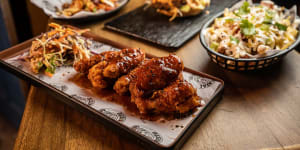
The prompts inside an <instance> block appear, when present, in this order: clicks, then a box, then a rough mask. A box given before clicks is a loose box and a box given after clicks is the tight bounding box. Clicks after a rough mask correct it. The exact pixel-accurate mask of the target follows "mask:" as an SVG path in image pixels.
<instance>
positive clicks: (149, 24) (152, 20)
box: [105, 0, 239, 50]
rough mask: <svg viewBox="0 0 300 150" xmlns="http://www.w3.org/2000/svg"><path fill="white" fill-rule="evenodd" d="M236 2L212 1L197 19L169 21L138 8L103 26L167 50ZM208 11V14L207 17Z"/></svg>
mask: <svg viewBox="0 0 300 150" xmlns="http://www.w3.org/2000/svg"><path fill="white" fill-rule="evenodd" d="M237 1H239V0H232V1H228V0H212V1H211V4H210V6H209V7H208V8H206V9H205V10H204V11H203V12H202V13H200V14H199V15H197V16H190V17H183V18H180V17H178V18H176V19H175V20H173V21H172V22H170V21H169V18H170V17H168V16H164V15H162V14H159V13H157V12H156V10H155V9H153V8H151V7H150V8H147V9H146V10H145V9H144V8H145V6H146V5H143V6H141V7H138V8H136V9H134V10H132V11H130V12H128V13H127V14H124V15H122V16H120V17H118V18H116V19H114V20H112V21H110V22H108V23H106V24H105V27H106V28H107V29H110V30H113V31H116V32H119V33H122V34H126V35H129V36H132V37H135V38H137V39H141V40H145V41H148V42H151V43H154V44H157V45H159V46H162V47H164V48H168V49H170V50H176V49H178V48H180V47H181V46H182V45H183V44H184V43H186V42H187V41H188V40H190V39H191V38H192V37H193V36H194V35H196V34H197V33H198V32H199V31H200V29H201V26H202V24H203V22H204V20H206V19H209V18H210V17H212V16H213V15H215V14H216V13H218V12H220V11H223V10H224V9H225V8H226V7H230V6H232V5H233V4H235V3H236V2H237ZM206 11H209V14H206Z"/></svg>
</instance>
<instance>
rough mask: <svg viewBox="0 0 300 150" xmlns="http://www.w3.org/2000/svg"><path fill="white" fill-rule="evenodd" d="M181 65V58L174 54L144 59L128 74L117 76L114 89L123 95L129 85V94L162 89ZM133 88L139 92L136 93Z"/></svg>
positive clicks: (175, 74)
mask: <svg viewBox="0 0 300 150" xmlns="http://www.w3.org/2000/svg"><path fill="white" fill-rule="evenodd" d="M183 67H184V66H183V63H182V61H181V59H180V58H179V57H177V56H176V55H169V56H167V57H160V58H152V59H150V60H145V61H144V62H143V63H142V64H141V65H139V66H138V67H137V68H135V69H134V70H132V71H131V72H130V73H129V74H127V75H124V76H122V77H121V78H119V79H118V80H117V82H116V83H115V85H114V90H115V91H116V92H117V93H118V94H120V95H124V94H125V93H127V92H128V91H129V90H130V87H131V90H130V93H131V94H132V93H136V94H137V95H136V96H145V95H149V94H152V93H153V91H154V90H158V89H162V88H164V87H165V86H167V85H168V84H169V83H170V82H172V81H173V80H175V79H176V78H177V76H178V74H179V73H180V72H181V71H182V70H183ZM135 89H138V90H139V91H140V92H138V93H137V91H135Z"/></svg>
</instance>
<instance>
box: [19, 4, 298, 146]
mask: <svg viewBox="0 0 300 150" xmlns="http://www.w3.org/2000/svg"><path fill="white" fill-rule="evenodd" d="M142 4H143V1H140V0H131V1H130V2H129V4H128V5H127V6H126V7H125V9H123V10H122V11H121V12H120V13H118V15H120V14H124V13H125V12H128V11H130V10H133V9H134V8H136V7H138V6H141V5H142ZM115 17H116V16H115ZM111 19H112V18H110V19H107V20H99V21H97V22H89V23H84V24H83V23H82V24H80V25H78V24H77V26H78V27H87V28H90V29H91V31H92V32H94V33H95V34H97V35H100V36H103V37H106V38H109V39H111V40H115V41H118V42H120V43H122V44H124V45H129V46H131V47H140V48H142V49H144V50H145V51H146V52H149V53H151V54H154V55H157V56H164V55H167V54H168V51H167V50H165V49H161V48H159V47H155V46H153V45H150V44H149V43H144V42H142V41H137V40H133V39H131V38H128V37H126V36H123V35H119V34H117V33H115V32H110V31H108V30H105V29H103V24H104V23H105V22H107V21H109V20H111ZM60 23H61V22H60ZM64 23H66V22H64ZM176 54H177V55H179V56H180V57H181V58H182V59H183V61H184V63H185V66H187V67H189V68H192V69H194V70H198V71H202V72H206V73H209V74H212V75H214V76H217V77H219V78H221V79H223V80H224V81H225V92H224V97H223V99H222V100H221V102H220V103H219V104H218V105H217V106H216V107H215V108H214V110H213V111H212V112H211V113H210V114H209V116H208V117H207V118H206V119H205V120H204V122H203V123H202V124H201V125H200V126H199V128H198V129H197V130H196V132H195V133H194V134H193V135H192V136H191V138H190V139H189V140H188V141H187V142H186V143H185V145H184V146H183V149H188V150H192V149H193V150H194V149H236V150H241V149H243V150H244V149H261V148H269V147H272V148H279V149H285V148H286V147H288V146H289V145H295V144H299V143H300V115H299V114H300V69H299V68H300V61H299V60H300V54H299V53H298V52H296V51H293V52H291V53H289V54H288V55H287V56H286V57H285V58H284V59H283V60H282V61H281V62H279V63H278V64H276V65H275V66H273V67H271V68H269V69H267V70H264V71H259V72H248V73H240V72H232V71H227V70H224V69H222V68H220V67H218V66H217V65H216V64H214V63H212V62H211V61H210V59H209V57H208V56H207V54H206V51H205V50H204V49H203V47H202V46H201V44H200V42H199V39H198V36H195V37H194V38H193V39H192V40H191V41H189V42H188V43H187V44H185V45H184V46H183V47H182V48H180V49H179V50H177V51H176ZM298 148H299V145H298V146H297V145H296V149H298ZM15 149H105V150H111V149H128V150H131V149H144V147H141V146H139V145H137V144H136V141H133V140H129V139H126V138H124V137H123V136H122V135H119V134H118V133H115V131H113V130H110V129H107V128H105V127H104V126H103V125H102V124H100V123H98V122H96V121H94V120H93V119H91V118H89V117H87V116H86V115H85V114H82V113H80V112H78V111H77V110H75V109H73V108H70V107H69V106H67V105H65V104H63V103H61V102H59V101H58V100H56V99H55V97H51V96H49V95H48V94H47V93H46V92H45V91H44V90H42V89H41V88H37V87H33V86H32V87H31V90H30V93H29V97H28V99H27V104H26V108H25V111H24V116H23V120H22V122H21V126H20V129H19V133H18V137H17V140H16V143H15Z"/></svg>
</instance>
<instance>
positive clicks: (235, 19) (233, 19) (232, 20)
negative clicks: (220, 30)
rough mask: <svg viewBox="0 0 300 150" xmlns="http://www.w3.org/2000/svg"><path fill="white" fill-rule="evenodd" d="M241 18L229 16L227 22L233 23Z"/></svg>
mask: <svg viewBox="0 0 300 150" xmlns="http://www.w3.org/2000/svg"><path fill="white" fill-rule="evenodd" d="M239 20H240V19H238V18H227V19H225V22H228V23H233V22H235V21H239Z"/></svg>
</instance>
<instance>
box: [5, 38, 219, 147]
mask: <svg viewBox="0 0 300 150" xmlns="http://www.w3.org/2000/svg"><path fill="white" fill-rule="evenodd" d="M83 36H84V37H86V38H89V39H92V40H93V41H94V42H95V43H96V44H95V45H94V46H92V47H95V48H96V49H97V50H99V51H101V50H102V49H104V50H107V49H121V48H128V47H127V46H124V45H121V44H119V43H117V42H113V41H110V40H107V39H104V38H101V37H98V36H95V35H93V34H91V33H85V34H84V35H83ZM35 38H38V37H35ZM35 38H33V39H35ZM33 39H31V40H28V41H26V42H23V43H21V44H19V45H16V46H14V47H12V48H9V49H7V50H4V51H2V52H0V66H1V67H2V68H4V69H6V70H7V71H9V72H11V73H13V74H15V75H17V76H19V77H20V78H23V79H25V80H26V81H30V82H31V83H32V84H34V85H36V86H40V87H43V88H44V89H46V90H47V92H49V93H50V94H51V95H54V96H55V97H56V98H58V99H59V100H61V101H62V102H64V103H66V104H68V105H70V106H72V107H74V108H76V109H77V110H79V111H81V112H84V113H87V114H88V115H90V116H92V117H94V118H95V119H96V120H98V121H100V122H101V123H103V124H104V125H106V127H108V128H111V129H113V130H114V131H117V133H120V134H121V135H122V136H126V137H128V138H131V139H134V140H135V141H137V143H138V144H141V145H142V146H143V147H145V148H146V149H179V148H180V147H181V146H182V145H183V144H184V142H185V141H186V140H187V139H188V137H189V136H190V135H192V133H193V132H194V131H195V130H196V129H197V128H198V126H199V125H200V123H201V121H202V120H203V119H204V118H205V117H206V116H207V115H208V113H209V112H210V111H211V110H212V109H213V107H214V106H215V105H216V103H217V102H218V101H219V100H220V98H221V96H222V92H223V89H224V82H223V81H222V80H220V79H218V78H216V77H213V76H210V75H207V74H205V73H201V72H197V71H193V70H191V69H188V68H185V69H184V72H183V75H184V77H186V78H185V79H186V80H188V81H189V82H191V83H192V84H193V86H195V88H196V89H197V92H198V94H199V92H200V96H201V97H202V100H203V101H204V102H205V103H206V104H205V105H204V106H202V107H200V108H198V109H197V110H196V111H195V112H193V114H191V115H189V116H186V117H183V118H178V119H175V120H170V121H166V122H155V121H149V120H144V119H141V118H139V117H138V116H135V115H132V114H131V113H128V110H126V109H125V108H124V107H122V106H121V105H119V104H117V103H114V102H111V101H106V100H105V99H104V98H101V97H98V96H95V93H93V92H92V91H91V89H87V88H83V87H80V86H79V85H77V84H74V83H73V82H72V80H70V79H72V78H74V77H76V75H78V73H76V72H75V70H74V69H73V68H72V66H64V67H60V68H57V70H56V73H55V74H54V75H53V77H47V76H45V75H43V74H33V73H32V71H31V70H30V69H29V68H28V63H27V62H24V61H22V60H20V59H19V58H20V57H19V56H21V57H23V56H24V53H26V52H28V50H29V48H30V46H31V42H32V40H33ZM147 57H148V58H151V57H154V56H151V55H150V54H147ZM185 75H187V76H185ZM106 92H109V91H106ZM110 93H111V92H110ZM208 93H209V94H208ZM122 100H123V99H122ZM176 124H181V126H182V127H181V128H174V127H175V125H176Z"/></svg>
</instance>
